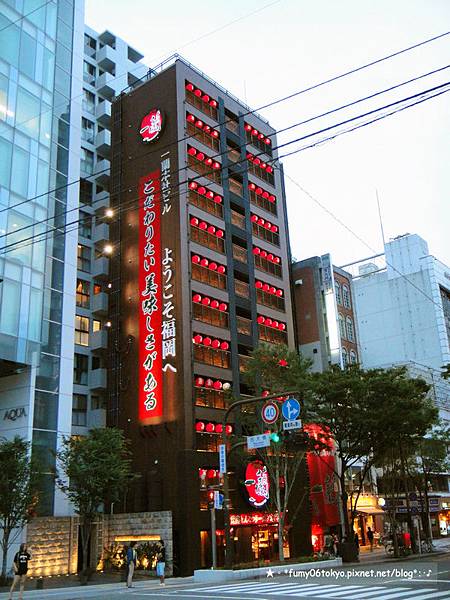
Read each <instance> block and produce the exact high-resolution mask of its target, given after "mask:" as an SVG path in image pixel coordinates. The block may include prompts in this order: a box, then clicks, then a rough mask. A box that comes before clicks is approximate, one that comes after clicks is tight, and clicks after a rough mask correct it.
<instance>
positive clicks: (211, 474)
mask: <svg viewBox="0 0 450 600" xmlns="http://www.w3.org/2000/svg"><path fill="white" fill-rule="evenodd" d="M215 476H216V472H215V470H214V469H208V470H207V471H206V477H207V478H208V479H212V478H213V477H215Z"/></svg>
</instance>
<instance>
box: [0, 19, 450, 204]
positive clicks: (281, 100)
mask: <svg viewBox="0 0 450 600" xmlns="http://www.w3.org/2000/svg"><path fill="white" fill-rule="evenodd" d="M449 34H450V31H447V32H444V33H441V34H439V35H436V36H433V37H431V38H428V39H426V40H423V41H421V42H418V43H416V44H413V45H411V46H408V47H406V48H403V49H401V50H398V51H396V52H393V53H391V54H388V55H386V56H383V57H381V58H378V59H375V60H373V61H371V62H369V63H366V64H364V65H361V66H359V67H354V68H353V69H351V70H349V71H346V72H344V73H340V74H339V75H334V76H333V77H330V78H328V79H325V80H324V81H321V82H319V83H315V84H312V85H310V86H308V87H306V88H303V89H301V90H298V91H296V92H293V93H292V94H289V95H287V96H284V97H283V98H279V99H276V100H274V101H271V102H269V103H268V104H264V105H262V106H260V107H258V108H256V109H254V110H250V111H247V112H245V113H243V114H242V116H243V117H246V116H248V115H250V114H253V113H255V112H258V111H260V110H263V109H265V108H270V107H272V106H275V105H276V104H279V103H281V102H285V101H287V100H290V99H292V98H295V97H297V96H299V95H301V94H305V93H306V92H309V91H312V90H315V89H318V88H320V87H322V86H324V85H327V84H329V83H332V82H334V81H338V80H339V79H343V78H344V77H347V76H349V75H353V74H354V73H358V72H359V71H362V70H364V69H367V68H369V67H372V66H374V65H376V64H380V63H382V62H384V61H386V60H389V59H391V58H394V57H396V56H400V55H401V54H404V53H406V52H409V51H411V50H415V49H416V48H419V47H421V46H424V45H426V44H429V43H431V42H434V41H437V40H439V39H441V38H443V37H445V36H447V35H449ZM139 67H142V65H140V66H139ZM149 72H151V69H150V70H149ZM124 75H126V73H122V74H121V75H116V76H115V77H112V80H114V79H118V78H119V77H123V76H124ZM82 96H83V94H79V95H78V96H75V97H74V98H72V99H71V100H70V104H71V103H72V102H73V100H76V99H77V98H80V97H82ZM62 106H65V104H64V105H61V107H62ZM54 108H55V107H53V110H54ZM49 110H52V109H49ZM43 112H48V111H43ZM43 112H41V113H38V114H37V115H35V116H34V117H32V118H31V119H27V120H25V121H22V122H21V123H18V124H17V123H16V127H17V125H23V124H24V123H27V122H28V121H31V120H33V119H35V118H37V117H38V116H40V115H41V114H43ZM230 121H232V119H225V121H223V122H221V123H218V125H217V127H220V126H221V125H226V124H227V123H229V122H230ZM271 135H272V134H271ZM189 137H192V136H188V137H186V138H184V139H189ZM180 141H183V140H177V141H176V142H173V143H172V144H168V145H167V146H165V147H164V149H165V148H169V147H170V146H172V145H173V144H177V143H178V142H180ZM154 152H155V151H154V150H153V151H150V152H148V154H153V153H154ZM109 169H110V167H108V168H106V169H104V170H102V171H98V172H97V173H95V174H93V175H89V176H88V177H84V178H79V179H76V180H74V181H71V182H69V183H67V184H64V185H63V186H60V187H57V188H54V189H53V190H49V191H47V192H45V193H44V194H40V195H38V196H35V197H33V198H28V199H27V200H23V201H22V202H18V203H17V204H14V205H13V206H11V207H9V208H15V207H17V206H21V205H22V204H24V203H25V202H28V201H32V200H36V199H37V198H40V197H42V196H47V195H48V194H50V193H53V192H56V191H59V190H61V189H65V188H67V187H69V186H70V185H74V184H76V183H79V182H80V181H81V179H85V180H87V179H90V178H91V177H92V178H94V179H95V178H96V177H98V175H100V174H101V173H105V172H106V171H109ZM3 210H8V209H3ZM1 212H3V211H2V210H1V211H0V213H1Z"/></svg>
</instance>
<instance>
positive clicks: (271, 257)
mask: <svg viewBox="0 0 450 600" xmlns="http://www.w3.org/2000/svg"><path fill="white" fill-rule="evenodd" d="M253 254H254V255H255V256H260V257H261V258H264V259H266V260H268V261H269V262H272V263H275V264H276V265H280V264H281V258H280V257H279V256H275V254H272V253H271V252H267V250H263V249H262V248H258V246H253Z"/></svg>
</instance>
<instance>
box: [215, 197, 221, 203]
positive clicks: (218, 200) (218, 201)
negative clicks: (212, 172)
mask: <svg viewBox="0 0 450 600" xmlns="http://www.w3.org/2000/svg"><path fill="white" fill-rule="evenodd" d="M214 202H215V203H216V204H222V197H221V196H218V195H216V196H214Z"/></svg>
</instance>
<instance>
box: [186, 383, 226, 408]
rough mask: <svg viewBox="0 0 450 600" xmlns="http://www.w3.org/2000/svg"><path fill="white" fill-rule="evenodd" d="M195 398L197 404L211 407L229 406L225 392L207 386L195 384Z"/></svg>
mask: <svg viewBox="0 0 450 600" xmlns="http://www.w3.org/2000/svg"><path fill="white" fill-rule="evenodd" d="M201 379H202V378H201ZM194 400H195V405H196V406H209V407H210V408H226V407H227V399H226V397H225V392H223V391H222V390H216V389H214V388H207V387H205V386H195V388H194Z"/></svg>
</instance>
